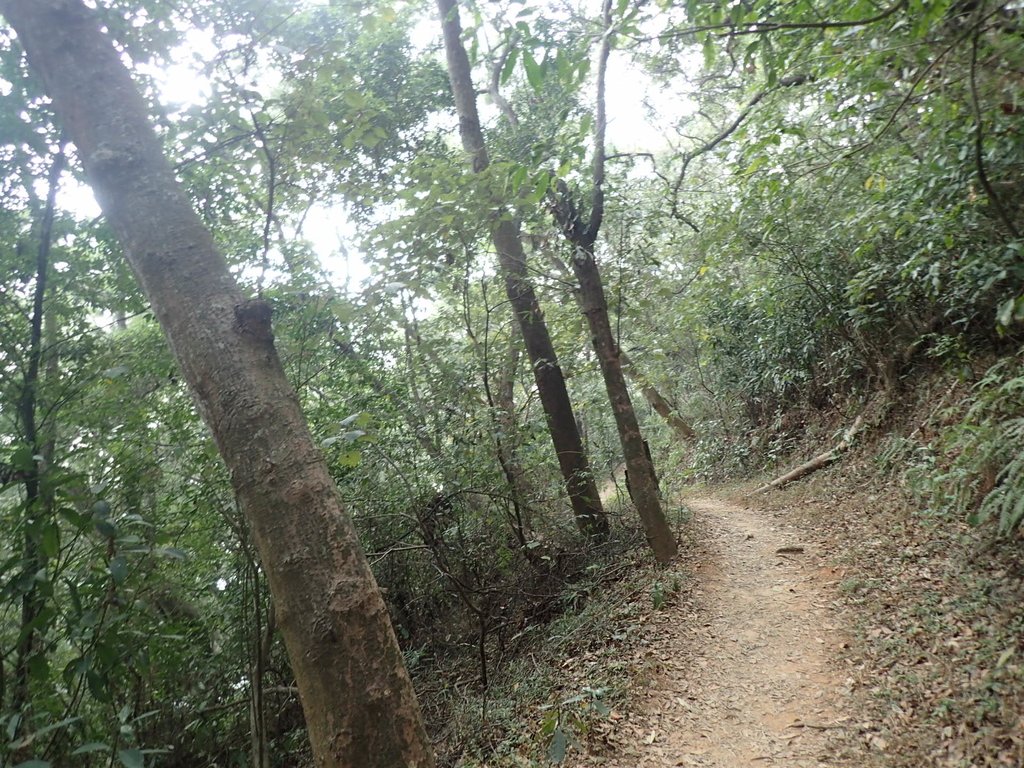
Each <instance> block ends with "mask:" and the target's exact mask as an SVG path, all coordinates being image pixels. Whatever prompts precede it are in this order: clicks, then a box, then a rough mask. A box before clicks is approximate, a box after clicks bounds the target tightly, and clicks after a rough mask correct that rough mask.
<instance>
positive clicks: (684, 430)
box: [619, 348, 697, 443]
mask: <svg viewBox="0 0 1024 768" xmlns="http://www.w3.org/2000/svg"><path fill="white" fill-rule="evenodd" d="M619 363H621V365H622V372H623V373H624V374H625V375H626V377H627V378H629V379H632V381H633V383H634V384H636V385H637V386H638V387H640V391H641V392H642V393H643V396H644V400H646V401H647V404H648V405H650V406H651V408H653V409H654V410H655V411H656V412H657V414H658V415H659V416H661V418H663V419H664V420H665V423H666V424H668V425H669V426H670V427H672V431H673V432H675V433H676V437H677V438H679V440H681V441H682V442H686V443H690V442H693V441H694V440H695V439H696V438H697V433H696V432H694V430H693V427H691V426H690V424H689V422H688V421H686V419H684V418H683V417H682V416H680V415H679V411H677V410H676V409H675V408H674V407H673V406H672V403H670V402H669V401H668V400H666V399H665V396H664V395H662V394H661V392H659V391H658V388H657V387H655V386H654V385H653V384H652V383H651V382H650V380H649V379H648V378H647V377H646V376H644V375H643V373H641V372H640V371H639V370H638V369H637V367H636V365H635V364H634V363H633V361H632V360H631V359H630V358H629V356H628V355H627V354H626V353H625V352H624V351H623V350H622V349H621V348H620V349H619Z"/></svg>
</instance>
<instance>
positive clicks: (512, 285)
mask: <svg viewBox="0 0 1024 768" xmlns="http://www.w3.org/2000/svg"><path fill="white" fill-rule="evenodd" d="M437 9H438V12H439V14H440V17H441V27H442V30H443V32H444V44H445V51H446V53H447V60H448V76H449V79H450V81H451V85H452V94H453V96H454V98H455V109H456V112H457V113H458V116H459V133H460V135H461V137H462V146H463V147H464V148H465V150H466V152H468V153H469V155H470V158H471V159H472V165H473V171H474V172H475V173H480V172H482V171H484V170H486V168H487V167H488V166H489V165H490V159H489V158H488V156H487V146H486V143H485V141H484V134H483V130H482V128H481V127H480V116H479V114H478V112H477V105H476V90H475V89H474V88H473V79H472V75H471V71H470V65H469V57H468V56H467V54H466V48H465V46H464V45H463V43H462V24H461V22H460V20H459V9H458V4H457V1H456V0H437ZM501 207H503V206H501ZM491 239H492V241H493V243H494V248H495V250H496V251H497V253H498V265H499V267H500V268H501V272H502V277H503V278H504V281H505V292H506V293H507V294H508V299H509V303H510V304H511V306H512V311H513V312H514V313H515V316H516V319H517V321H518V322H519V327H520V329H521V331H522V334H523V342H524V344H525V346H526V352H527V355H528V356H529V358H530V363H531V365H532V367H533V375H534V380H535V381H536V383H537V393H538V395H539V396H540V401H541V406H542V408H543V409H544V417H545V419H546V420H547V425H548V431H549V432H550V434H551V442H552V443H553V444H554V447H555V453H556V454H557V456H558V465H559V468H560V469H561V471H562V477H563V478H564V479H565V486H566V491H567V492H568V495H569V501H570V503H571V504H572V508H573V514H574V515H575V518H576V525H577V526H578V527H579V529H580V531H582V532H583V534H584V535H585V536H588V537H590V538H592V539H595V540H602V539H605V538H607V536H608V518H607V516H606V515H605V513H604V508H603V507H602V506H601V498H600V495H599V494H598V491H597V483H596V482H595V480H594V477H593V474H592V473H591V471H590V464H589V462H588V460H587V454H586V451H585V450H584V449H583V441H582V440H581V439H580V434H579V430H578V429H577V428H576V417H575V416H574V414H573V410H572V402H571V401H570V400H569V393H568V390H567V389H566V386H565V377H564V376H563V375H562V369H561V368H560V367H559V365H558V357H557V355H556V354H555V348H554V345H553V344H552V343H551V336H550V334H549V333H548V327H547V323H546V322H545V320H544V313H543V312H542V311H541V308H540V302H538V301H537V294H536V292H535V291H534V290H533V284H532V283H531V282H530V279H529V275H528V273H527V267H526V254H525V252H524V250H523V241H522V237H521V235H520V230H519V223H518V222H517V221H515V220H513V219H512V218H509V217H508V214H507V212H505V211H504V210H502V211H500V212H499V214H498V219H497V220H496V221H495V222H494V224H493V226H492V227H491Z"/></svg>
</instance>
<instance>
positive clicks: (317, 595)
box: [0, 0, 433, 768]
mask: <svg viewBox="0 0 1024 768" xmlns="http://www.w3.org/2000/svg"><path fill="white" fill-rule="evenodd" d="M0 11H2V13H3V14H4V16H6V18H7V20H8V21H9V22H10V23H11V25H12V26H13V27H14V28H15V30H16V32H17V34H18V38H19V40H20V41H21V43H22V45H23V46H24V47H25V49H26V51H27V53H28V58H29V64H30V66H31V68H32V70H33V72H34V73H35V74H37V75H38V76H39V77H40V78H41V79H42V81H43V83H44V85H45V87H46V89H47V92H48V93H49V95H50V97H51V98H52V99H53V103H54V109H55V111H56V112H57V114H58V116H59V117H60V119H61V120H62V121H63V123H64V126H65V129H66V130H67V132H68V135H69V137H70V138H71V139H72V140H73V141H74V142H75V145H76V146H77V148H78V154H79V157H81V158H82V163H83V165H84V167H85V171H86V175H87V177H88V179H89V182H90V184H91V185H92V187H93V189H94V191H95V193H96V197H97V199H98V200H99V202H100V205H101V206H102V208H103V211H104V214H105V215H106V216H107V218H108V219H109V220H110V223H111V225H112V226H113V228H114V230H115V232H116V233H117V236H118V238H119V240H120V242H121V244H122V246H123V247H124V250H125V255H126V256H127V258H128V261H129V263H130V264H131V266H132V269H133V270H134V272H135V274H136V276H137V277H138V279H139V282H140V284H141V285H142V288H143V290H144V291H145V293H146V295H147V297H148V298H149V300H150V302H151V304H152V308H153V312H154V313H155V315H156V317H157V319H158V320H159V322H160V324H161V327H162V328H163V330H164V333H165V334H166V336H167V339H168V341H169V343H170V347H171V349H172V351H173V353H174V355H175V357H176V359H177V361H178V364H179V366H180V367H181V370H182V373H183V376H184V378H185V380H186V381H187V382H188V383H189V385H190V387H191V388H192V390H193V392H194V393H195V396H196V400H197V402H198V404H199V408H200V411H201V412H202V414H203V417H204V419H205V420H206V422H207V424H208V425H209V427H210V429H211V431H212V433H213V436H214V439H215V441H216V443H217V446H218V449H219V450H220V453H221V456H222V457H223V459H224V461H225V464H226V465H227V467H228V470H229V473H230V476H231V482H232V485H233V487H234V491H235V494H236V496H237V498H238V503H239V506H240V508H241V509H242V511H243V512H244V514H245V515H246V517H247V519H248V521H249V523H250V526H251V529H252V534H253V539H254V542H255V543H256V545H257V548H258V550H259V553H260V557H261V560H262V562H263V566H264V569H265V570H266V574H267V579H268V582H269V585H270V590H271V594H272V595H273V598H274V602H275V605H276V606H277V619H278V626H279V627H280V630H281V634H282V636H283V638H284V641H285V645H286V647H287V649H288V654H289V657H290V658H291V663H292V670H293V672H294V673H295V679H296V682H297V684H298V688H299V691H300V696H301V699H302V705H303V709H304V711H305V715H306V723H307V726H308V731H309V738H310V742H311V745H312V748H313V755H314V760H315V763H316V765H317V766H319V767H320V768H374V767H377V768H385V767H387V768H393V767H394V766H407V767H411V766H418V767H426V766H432V765H433V756H432V754H431V749H430V745H429V743H428V741H427V738H426V734H425V732H424V729H423V725H422V721H421V717H420V713H419V708H418V706H417V703H416V699H415V697H414V695H413V691H412V685H411V683H410V681H409V677H408V675H407V673H406V671H405V668H404V665H403V662H402V655H401V652H400V650H399V647H398V643H397V641H396V639H395V636H394V633H393V632H392V629H391V625H390V622H389V621H388V614H387V609H386V608H385V605H384V602H383V600H382V599H381V596H380V593H379V590H378V589H377V586H376V583H375V582H374V579H373V576H372V574H371V573H370V569H369V567H368V565H367V563H366V559H365V557H364V556H363V553H362V550H361V549H360V546H359V543H358V541H357V538H356V533H355V529H354V528H353V525H352V522H351V519H350V518H349V516H348V514H347V513H346V511H345V510H344V508H343V507H342V506H341V504H340V502H339V500H338V498H337V494H336V491H335V488H334V484H333V482H332V481H331V477H330V475H329V474H328V471H327V467H326V465H325V463H324V461H323V458H322V457H321V455H320V453H319V451H318V450H317V448H316V446H315V444H314V442H313V439H312V436H311V435H310V433H309V429H308V427H307V425H306V422H305V419H304V417H303V415H302V412H301V410H300V408H299V404H298V399H297V397H296V395H295V392H294V390H293V389H292V387H291V386H290V385H289V383H288V381H287V379H286V377H285V374H284V370H283V368H282V366H281V363H280V360H279V359H278V356H277V353H276V351H275V349H274V343H273V333H272V331H271V323H270V320H271V309H270V306H269V305H268V304H266V303H265V302H263V301H262V300H246V299H245V298H244V296H243V295H242V292H241V289H240V288H239V286H238V285H237V284H236V283H235V281H234V279H233V278H232V277H231V274H230V272H229V271H228V267H227V263H226V261H225V260H224V258H223V257H222V255H221V254H220V253H218V252H217V250H216V248H215V246H214V243H213V238H212V237H211V235H210V233H209V232H208V231H207V230H206V229H205V227H204V226H203V224H202V222H201V221H200V219H199V217H198V216H197V215H196V214H195V212H194V211H193V210H192V208H191V206H190V204H189V201H188V198H187V196H186V195H185V193H184V191H183V189H182V188H181V186H180V185H179V184H178V182H177V180H176V179H175V177H174V173H173V171H172V169H171V166H170V164H169V163H168V161H167V159H166V158H165V157H164V155H163V152H162V148H161V145H160V141H159V139H158V138H157V136H156V133H155V132H154V130H153V128H152V125H151V123H150V121H149V116H148V114H147V110H146V105H145V102H144V101H143V99H142V98H141V96H140V94H139V92H138V90H137V89H136V87H135V84H134V83H133V82H132V79H131V76H130V75H129V73H128V71H127V69H126V68H125V66H124V64H123V63H122V61H121V58H120V56H119V54H118V53H117V51H116V50H115V48H114V46H113V44H112V42H111V41H110V40H109V38H107V37H106V36H105V35H104V34H103V33H102V32H101V31H100V21H99V19H98V18H97V16H96V14H95V13H94V12H93V11H91V10H89V9H87V8H86V7H85V6H84V5H83V3H82V2H81V0H0Z"/></svg>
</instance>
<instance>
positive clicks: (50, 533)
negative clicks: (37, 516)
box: [39, 520, 60, 558]
mask: <svg viewBox="0 0 1024 768" xmlns="http://www.w3.org/2000/svg"><path fill="white" fill-rule="evenodd" d="M39 549H40V550H41V551H42V553H43V555H45V556H46V557H49V558H53V557H56V556H57V554H58V553H59V552H60V527H59V526H58V525H57V523H56V522H54V521H52V520H51V521H50V522H49V523H47V525H46V527H45V528H43V533H42V535H41V536H40V537H39Z"/></svg>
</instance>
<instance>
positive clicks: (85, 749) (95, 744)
mask: <svg viewBox="0 0 1024 768" xmlns="http://www.w3.org/2000/svg"><path fill="white" fill-rule="evenodd" d="M109 751H110V745H109V744H104V743H103V742H101V741H87V742H86V743H85V744H83V745H82V746H80V747H79V748H78V749H76V750H75V751H74V752H72V753H71V754H72V755H88V754H91V753H93V752H109Z"/></svg>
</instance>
